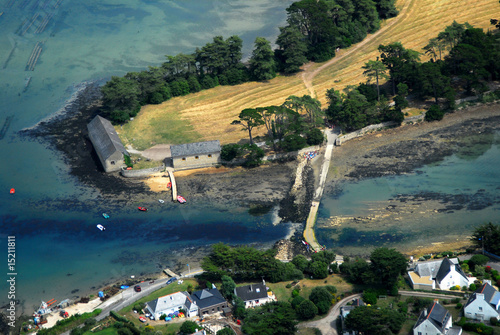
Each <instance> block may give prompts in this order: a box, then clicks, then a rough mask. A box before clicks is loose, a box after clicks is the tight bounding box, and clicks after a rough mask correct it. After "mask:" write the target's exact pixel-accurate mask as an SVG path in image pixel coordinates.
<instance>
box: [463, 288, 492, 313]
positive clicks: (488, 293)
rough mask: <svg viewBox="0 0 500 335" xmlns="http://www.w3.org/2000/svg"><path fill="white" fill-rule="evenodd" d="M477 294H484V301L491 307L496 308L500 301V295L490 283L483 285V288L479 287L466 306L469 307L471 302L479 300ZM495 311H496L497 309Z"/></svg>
mask: <svg viewBox="0 0 500 335" xmlns="http://www.w3.org/2000/svg"><path fill="white" fill-rule="evenodd" d="M477 293H482V294H484V300H485V301H486V302H488V303H489V304H490V305H494V306H496V305H497V304H498V302H499V301H500V293H499V292H498V291H497V290H495V288H494V287H493V286H491V285H490V284H488V283H485V284H483V286H481V287H479V288H478V289H477V290H476V291H475V292H474V293H473V294H472V295H471V296H470V298H469V300H468V301H467V303H466V304H465V306H468V305H469V304H470V303H471V302H473V301H474V300H476V298H477ZM494 306H492V307H493V309H495V307H494Z"/></svg>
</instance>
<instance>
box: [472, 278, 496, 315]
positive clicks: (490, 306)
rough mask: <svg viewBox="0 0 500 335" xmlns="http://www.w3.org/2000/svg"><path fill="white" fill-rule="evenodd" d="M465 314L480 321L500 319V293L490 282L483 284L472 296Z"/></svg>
mask: <svg viewBox="0 0 500 335" xmlns="http://www.w3.org/2000/svg"><path fill="white" fill-rule="evenodd" d="M464 314H465V317H466V318H469V319H476V320H480V321H483V320H486V321H489V320H490V318H497V319H500V293H499V292H498V291H497V290H495V288H494V287H493V286H491V285H490V284H483V286H481V287H480V288H478V289H477V290H476V292H474V293H473V294H472V295H471V296H470V298H469V300H468V301H467V303H466V304H465V307H464Z"/></svg>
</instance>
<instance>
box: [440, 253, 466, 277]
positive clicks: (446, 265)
mask: <svg viewBox="0 0 500 335" xmlns="http://www.w3.org/2000/svg"><path fill="white" fill-rule="evenodd" d="M451 265H455V271H457V272H458V273H459V274H460V275H461V276H462V277H464V278H465V279H466V280H467V275H466V274H465V273H464V271H463V270H462V268H461V267H460V265H458V264H454V263H453V262H452V261H450V260H449V259H448V258H445V259H443V262H442V263H441V266H440V267H439V271H438V273H437V275H436V280H437V281H438V282H439V283H440V282H441V281H442V280H443V279H444V278H445V277H446V275H447V274H448V273H450V268H451Z"/></svg>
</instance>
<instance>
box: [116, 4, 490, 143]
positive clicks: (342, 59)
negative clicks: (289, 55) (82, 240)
mask: <svg viewBox="0 0 500 335" xmlns="http://www.w3.org/2000/svg"><path fill="white" fill-rule="evenodd" d="M397 8H398V9H399V10H400V14H399V15H398V16H396V17H394V18H391V19H389V20H386V21H384V22H383V23H382V27H381V29H380V30H378V31H377V32H375V33H374V34H371V35H368V36H367V37H366V38H365V39H364V40H363V41H362V42H360V43H358V44H356V45H353V46H351V47H350V48H349V49H346V50H340V52H339V53H338V54H337V56H336V57H335V58H333V59H332V60H330V61H328V62H326V63H323V64H315V63H308V64H306V65H304V67H303V71H302V72H300V73H298V74H296V75H295V76H290V77H277V78H275V79H273V80H271V81H269V82H250V83H244V84H241V85H236V86H219V87H216V88H214V89H211V90H207V91H202V92H198V93H194V94H190V95H188V96H185V97H178V98H173V99H170V100H169V101H166V102H164V103H163V104H161V105H158V106H154V107H153V108H150V106H146V110H147V112H144V113H143V112H141V113H139V115H138V116H137V117H136V120H137V121H135V122H133V123H132V125H131V126H130V127H129V126H127V128H125V127H124V129H126V130H125V133H126V137H127V138H137V139H141V140H142V142H143V143H144V142H145V143H162V141H163V142H164V141H165V140H164V139H165V138H170V137H169V136H167V135H168V134H167V133H168V132H176V134H177V136H176V138H183V137H186V136H188V137H189V138H196V139H198V140H214V139H219V140H220V141H221V142H222V143H223V144H226V143H235V142H239V141H240V140H241V139H245V138H247V136H248V135H247V133H246V132H245V131H242V130H241V127H239V126H235V125H231V122H232V121H233V120H235V119H237V118H238V114H239V113H240V112H241V111H242V110H243V109H245V108H255V107H259V106H269V105H280V104H282V103H283V102H284V101H285V100H286V98H287V97H289V96H290V95H296V96H302V95H304V94H309V95H311V96H315V97H316V98H317V99H318V100H319V101H320V102H321V103H322V105H323V107H325V106H326V104H327V99H326V91H327V90H328V89H330V88H332V87H333V88H335V89H336V90H342V89H344V88H345V87H346V86H348V85H357V84H359V83H360V82H365V81H366V77H364V76H363V69H362V66H363V65H364V64H365V63H366V62H368V61H369V60H374V59H376V58H377V57H378V56H379V52H378V50H377V49H378V46H379V45H380V44H389V43H392V42H396V41H400V42H401V43H402V44H403V46H404V47H405V48H409V49H413V50H416V51H419V52H422V48H423V47H424V46H425V45H426V44H427V43H428V40H429V39H430V38H433V37H436V36H437V34H438V33H439V32H440V31H442V30H444V28H445V27H446V26H448V25H450V24H451V23H452V22H453V20H456V21H457V22H459V23H464V22H466V21H467V22H469V23H470V24H472V25H473V26H475V27H479V28H483V29H488V28H489V26H490V25H489V19H490V17H493V16H494V15H496V14H497V13H498V11H499V8H498V1H497V0H476V1H474V2H471V1H469V0H399V1H398V2H397ZM421 59H422V60H423V61H425V60H426V59H427V56H426V55H425V54H422V55H421ZM145 114H147V115H145ZM172 119H175V120H177V121H178V122H181V123H183V124H184V125H185V126H184V127H177V128H171V127H170V126H169V124H168V122H169V121H170V120H172ZM153 128H155V129H153ZM263 128H264V127H261V128H260V129H256V130H255V133H254V135H255V136H259V135H263V134H264V132H265V130H264V129H263ZM184 134H185V135H186V136H183V135H184ZM131 144H132V145H133V143H131Z"/></svg>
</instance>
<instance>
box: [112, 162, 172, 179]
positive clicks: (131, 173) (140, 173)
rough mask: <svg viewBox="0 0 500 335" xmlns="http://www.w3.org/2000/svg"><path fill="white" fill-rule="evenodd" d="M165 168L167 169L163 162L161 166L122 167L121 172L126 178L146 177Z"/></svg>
mask: <svg viewBox="0 0 500 335" xmlns="http://www.w3.org/2000/svg"><path fill="white" fill-rule="evenodd" d="M164 170H165V164H162V165H161V166H157V167H152V168H149V169H140V170H133V169H132V170H126V169H122V170H121V171H120V173H121V175H122V176H124V177H125V178H144V177H147V176H149V175H152V174H153V173H156V172H160V171H164Z"/></svg>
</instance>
